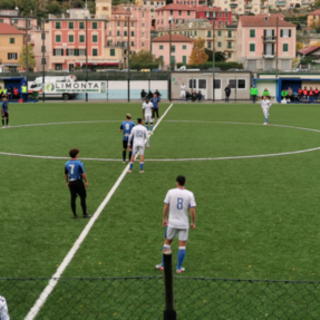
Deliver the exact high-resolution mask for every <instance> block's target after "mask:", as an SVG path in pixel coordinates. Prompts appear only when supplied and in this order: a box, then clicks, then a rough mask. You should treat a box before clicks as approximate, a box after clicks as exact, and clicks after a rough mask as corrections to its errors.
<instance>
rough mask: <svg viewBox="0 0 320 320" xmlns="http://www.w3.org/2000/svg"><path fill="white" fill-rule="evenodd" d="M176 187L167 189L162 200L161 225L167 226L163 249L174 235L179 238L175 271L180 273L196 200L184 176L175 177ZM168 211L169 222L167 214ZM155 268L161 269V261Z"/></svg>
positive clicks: (169, 246)
mask: <svg viewBox="0 0 320 320" xmlns="http://www.w3.org/2000/svg"><path fill="white" fill-rule="evenodd" d="M176 185H177V188H175V189H171V190H169V191H168V193H167V195H166V198H165V200H164V203H165V204H164V209H163V225H164V226H165V227H167V229H166V235H165V241H164V246H163V250H165V249H169V248H171V243H172V241H173V239H174V238H175V237H178V238H179V251H178V265H177V269H176V272H177V273H182V272H183V271H185V268H182V263H183V260H184V257H185V255H186V245H187V240H188V234H189V217H188V211H189V209H190V215H191V229H195V227H196V225H195V219H196V211H195V207H196V201H195V198H194V194H193V193H192V192H191V191H189V190H187V189H185V185H186V178H185V177H184V176H178V177H177V179H176ZM168 211H169V222H168V220H167V215H168ZM156 268H157V269H159V270H161V271H163V261H162V263H161V264H158V265H156Z"/></svg>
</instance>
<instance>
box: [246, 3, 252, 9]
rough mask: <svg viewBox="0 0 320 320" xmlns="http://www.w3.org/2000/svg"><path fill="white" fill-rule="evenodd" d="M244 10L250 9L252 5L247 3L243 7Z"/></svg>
mask: <svg viewBox="0 0 320 320" xmlns="http://www.w3.org/2000/svg"><path fill="white" fill-rule="evenodd" d="M244 8H245V9H251V8H252V4H249V3H247V4H245V5H244Z"/></svg>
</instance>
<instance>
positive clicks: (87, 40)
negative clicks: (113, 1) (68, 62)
mask: <svg viewBox="0 0 320 320" xmlns="http://www.w3.org/2000/svg"><path fill="white" fill-rule="evenodd" d="M88 42H89V39H88V17H87V16H86V82H88ZM87 84H88V83H87ZM86 102H88V92H86Z"/></svg>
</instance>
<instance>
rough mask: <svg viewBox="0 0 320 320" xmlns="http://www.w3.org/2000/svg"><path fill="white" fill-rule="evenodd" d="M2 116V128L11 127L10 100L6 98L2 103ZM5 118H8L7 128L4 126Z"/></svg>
mask: <svg viewBox="0 0 320 320" xmlns="http://www.w3.org/2000/svg"><path fill="white" fill-rule="evenodd" d="M1 116H2V127H3V128H5V127H7V128H8V127H9V102H8V98H7V97H4V98H3V101H2V103H1ZM4 118H6V126H5V125H4Z"/></svg>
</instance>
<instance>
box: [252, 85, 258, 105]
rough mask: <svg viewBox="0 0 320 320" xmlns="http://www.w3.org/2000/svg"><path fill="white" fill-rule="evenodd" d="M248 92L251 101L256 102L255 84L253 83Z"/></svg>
mask: <svg viewBox="0 0 320 320" xmlns="http://www.w3.org/2000/svg"><path fill="white" fill-rule="evenodd" d="M250 94H251V97H252V102H253V103H256V98H257V95H258V89H257V88H256V86H255V85H253V86H252V88H251V89H250Z"/></svg>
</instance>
